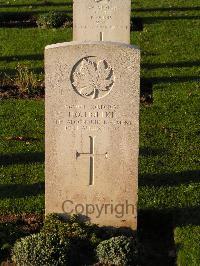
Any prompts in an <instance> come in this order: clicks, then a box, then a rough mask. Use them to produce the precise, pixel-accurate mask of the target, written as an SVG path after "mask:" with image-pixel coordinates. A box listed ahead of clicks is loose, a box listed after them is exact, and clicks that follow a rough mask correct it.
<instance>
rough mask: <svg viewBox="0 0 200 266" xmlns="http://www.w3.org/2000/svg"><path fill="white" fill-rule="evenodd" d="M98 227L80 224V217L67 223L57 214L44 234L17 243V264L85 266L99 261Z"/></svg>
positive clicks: (14, 253) (15, 252) (47, 220)
mask: <svg viewBox="0 0 200 266" xmlns="http://www.w3.org/2000/svg"><path fill="white" fill-rule="evenodd" d="M97 228H98V227H97V226H95V225H90V224H87V223H83V222H79V221H78V219H77V218H76V217H72V218H71V219H69V220H68V221H64V220H63V219H62V218H60V217H59V216H58V215H56V214H52V215H49V216H47V218H46V220H45V223H44V227H43V228H42V230H41V232H40V233H39V234H36V235H32V236H30V237H26V238H24V239H21V240H19V241H17V242H16V244H15V245H14V248H13V256H12V258H13V261H14V262H15V263H17V265H19V266H21V265H31V266H39V265H65V266H67V265H77V266H78V265H81V264H82V263H83V262H84V263H85V264H90V263H91V261H94V259H95V247H96V246H97V243H99V242H100V240H98V238H97V236H96V234H95V232H96V230H97Z"/></svg>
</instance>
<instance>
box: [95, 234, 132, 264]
mask: <svg viewBox="0 0 200 266" xmlns="http://www.w3.org/2000/svg"><path fill="white" fill-rule="evenodd" d="M97 257H98V259H99V261H100V263H103V264H108V265H120V266H125V265H132V266H133V265H136V260H137V245H136V241H134V239H133V238H132V237H126V236H119V237H112V238H110V239H109V240H105V241H102V242H101V243H100V244H99V245H98V247H97Z"/></svg>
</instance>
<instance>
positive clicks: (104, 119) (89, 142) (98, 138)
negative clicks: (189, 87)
mask: <svg viewBox="0 0 200 266" xmlns="http://www.w3.org/2000/svg"><path fill="white" fill-rule="evenodd" d="M102 2H103V1H102ZM45 71H46V75H45V77H46V80H45V84H46V102H45V103H46V108H45V110H46V141H45V143H46V148H45V150H46V170H45V171H46V214H47V213H59V214H63V213H67V214H72V213H79V214H80V213H81V214H82V215H84V216H87V217H88V218H89V219H90V220H91V222H94V223H97V224H99V225H104V226H122V227H126V226H127V227H131V228H132V229H136V227H137V179H138V146H139V72H140V51H139V50H138V49H137V48H136V47H132V46H130V45H127V44H120V43H111V42H88V43H87V42H85V43H81V42H80V43H79V42H71V43H62V44H55V45H50V46H47V47H46V50H45Z"/></svg>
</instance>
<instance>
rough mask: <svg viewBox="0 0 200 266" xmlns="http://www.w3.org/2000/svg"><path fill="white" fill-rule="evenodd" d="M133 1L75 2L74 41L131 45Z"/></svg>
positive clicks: (75, 0)
mask: <svg viewBox="0 0 200 266" xmlns="http://www.w3.org/2000/svg"><path fill="white" fill-rule="evenodd" d="M130 14H131V0H74V7H73V17H74V19H73V21H74V25H73V37H74V39H73V40H74V41H117V42H124V43H130Z"/></svg>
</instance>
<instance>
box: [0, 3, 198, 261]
mask: <svg viewBox="0 0 200 266" xmlns="http://www.w3.org/2000/svg"><path fill="white" fill-rule="evenodd" d="M198 2H199V1H198V0H192V1H190V2H185V1H178V0H175V1H172V0H167V1H161V0H160V1H155V0H146V1H145V0H142V1H134V2H133V4H132V17H134V18H139V19H135V23H136V22H138V21H139V22H140V23H142V27H139V28H140V31H132V33H131V43H132V44H135V45H138V46H139V47H140V49H141V54H142V62H141V68H142V70H141V87H142V95H141V96H142V97H141V110H140V164H139V206H138V207H139V218H138V226H139V228H138V238H139V243H140V244H141V247H142V248H141V256H140V260H141V264H142V265H173V263H175V261H177V263H178V265H200V247H199V242H200V208H199V206H200V197H199V195H200V169H199V166H200V105H199V102H200V90H199V89H200V88H199V76H200V68H199V66H200V46H199V40H200V31H199V28H200V6H199V3H198ZM49 10H53V11H65V12H66V14H67V15H68V16H69V17H70V16H72V12H71V11H72V6H71V1H62V2H61V1H60V0H58V1H55V0H54V1H36V0H31V1H27V0H18V1H14V0H10V1H4V0H2V1H1V5H0V24H1V27H0V40H1V42H0V49H1V55H0V72H1V88H0V93H1V98H2V99H1V105H0V154H1V156H0V167H1V168H0V169H1V171H0V245H1V246H0V256H1V258H0V260H1V259H2V260H3V259H6V258H5V257H2V256H3V254H6V251H7V250H9V248H10V245H12V244H13V241H14V240H15V238H17V237H19V234H17V233H16V232H15V230H16V226H15V225H17V226H18V227H20V232H21V234H22V235H23V234H26V233H32V232H35V231H37V230H38V229H39V228H40V226H41V219H42V217H43V215H44V99H43V93H42V92H41V93H37V86H36V87H34V88H32V87H31V82H30V81H29V82H28V83H29V86H28V87H29V88H28V89H27V88H26V87H25V88H24V90H21V91H20V93H19V92H18V90H19V89H20V85H19V84H20V83H19V75H18V78H15V75H16V73H17V71H16V67H17V65H18V74H19V71H20V68H21V69H22V71H26V70H25V68H24V67H23V66H24V65H25V66H26V67H27V68H28V69H29V72H27V75H28V76H30V75H33V74H31V73H32V72H33V73H34V75H33V78H32V79H34V78H35V75H36V76H37V80H38V83H37V84H40V85H38V90H41V87H43V84H42V81H41V80H42V79H43V52H44V47H45V45H47V44H51V43H57V42H64V41H70V40H71V39H72V28H71V27H67V26H66V27H60V28H57V29H55V28H54V29H41V28H38V27H37V26H36V23H35V17H37V15H38V14H43V13H45V12H47V11H49ZM133 26H134V25H133ZM135 26H136V25H135ZM140 26H141V25H140ZM141 28H143V29H141ZM19 64H20V66H19ZM32 79H31V80H32ZM25 83H26V82H25ZM33 83H34V82H33ZM21 84H22V85H23V84H24V81H23V77H22V80H21ZM145 92H146V93H145ZM152 99H153V100H152ZM66 145H67V144H66ZM19 217H21V218H19ZM8 229H9V230H8Z"/></svg>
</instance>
